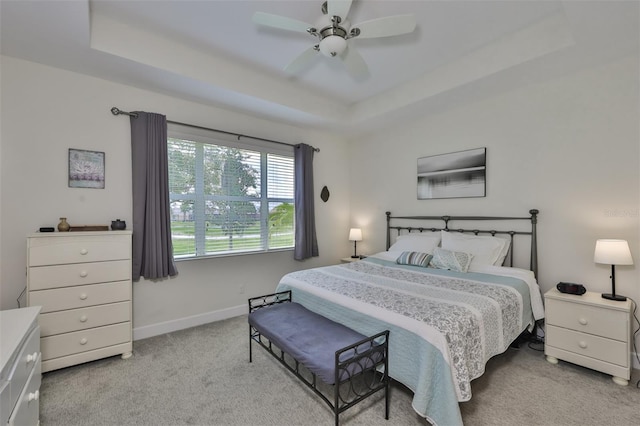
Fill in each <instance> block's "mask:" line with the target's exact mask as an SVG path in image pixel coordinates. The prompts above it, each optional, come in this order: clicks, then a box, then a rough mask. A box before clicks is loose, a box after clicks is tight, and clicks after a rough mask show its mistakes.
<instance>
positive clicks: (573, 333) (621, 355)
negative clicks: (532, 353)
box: [544, 289, 632, 386]
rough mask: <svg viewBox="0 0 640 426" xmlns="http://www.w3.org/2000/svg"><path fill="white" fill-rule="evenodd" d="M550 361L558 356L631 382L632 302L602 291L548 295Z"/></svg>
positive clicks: (617, 380)
mask: <svg viewBox="0 0 640 426" xmlns="http://www.w3.org/2000/svg"><path fill="white" fill-rule="evenodd" d="M544 297H545V311H546V319H545V323H546V334H545V346H544V353H545V355H546V356H547V361H549V362H551V363H553V364H556V363H557V362H558V359H562V360H565V361H569V362H572V363H574V364H578V365H582V366H583V367H588V368H591V369H594V370H598V371H601V372H603V373H607V374H611V375H612V376H613V381H614V382H615V383H617V384H619V385H623V386H624V385H627V384H628V383H629V378H630V377H631V309H632V302H631V301H630V300H628V299H627V300H626V301H625V302H618V301H612V300H607V299H603V298H602V295H601V294H600V293H594V292H589V291H588V292H586V293H585V294H583V295H582V296H577V295H573V294H564V293H560V292H559V291H558V290H556V289H552V290H549V291H548V292H547V293H546V294H545V295H544Z"/></svg>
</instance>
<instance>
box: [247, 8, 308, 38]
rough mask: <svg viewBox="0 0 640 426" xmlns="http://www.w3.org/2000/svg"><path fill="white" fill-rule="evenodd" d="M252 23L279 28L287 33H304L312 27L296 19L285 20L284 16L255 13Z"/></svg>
mask: <svg viewBox="0 0 640 426" xmlns="http://www.w3.org/2000/svg"><path fill="white" fill-rule="evenodd" d="M253 22H255V23H256V24H260V25H264V26H267V27H273V28H280V29H282V30H288V31H298V32H302V33H305V32H307V29H308V28H311V27H313V25H311V24H307V23H306V22H302V21H298V20H297V19H292V18H287V17H286V16H280V15H272V14H270V13H264V12H256V13H254V14H253Z"/></svg>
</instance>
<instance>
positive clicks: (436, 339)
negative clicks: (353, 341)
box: [277, 258, 533, 426]
mask: <svg viewBox="0 0 640 426" xmlns="http://www.w3.org/2000/svg"><path fill="white" fill-rule="evenodd" d="M285 290H292V292H293V300H294V301H295V302H298V303H300V304H302V305H303V306H305V307H306V308H307V309H310V310H312V311H314V312H317V313H318V314H320V315H322V316H325V317H327V318H329V319H331V320H333V321H337V322H339V323H342V324H344V325H346V326H347V327H350V328H352V329H353V330H356V331H357V332H359V333H362V334H364V335H372V334H375V333H378V332H380V331H382V330H385V329H388V330H390V335H389V375H390V376H391V377H393V378H394V379H395V380H397V381H399V382H401V383H403V384H404V385H405V386H407V387H409V388H410V389H411V390H412V391H413V393H414V398H413V402H412V405H413V408H414V410H415V411H416V412H417V413H418V414H420V415H422V416H423V417H425V418H427V419H428V420H429V421H431V422H432V423H435V424H436V425H440V426H445V425H446V426H448V425H461V424H462V417H461V415H460V408H459V406H458V402H459V401H468V400H469V399H470V398H471V380H473V379H475V378H477V377H479V376H481V375H482V374H483V373H484V369H485V365H486V362H487V361H488V360H489V359H490V358H491V357H492V356H494V355H497V354H500V353H502V352H504V351H505V350H506V349H507V348H508V347H509V345H510V344H511V342H512V341H513V340H515V339H516V337H518V335H519V334H520V333H521V332H522V331H523V330H524V329H526V328H527V326H528V325H529V324H532V323H533V315H532V310H531V303H530V300H529V286H528V284H526V283H525V282H524V281H521V280H518V279H515V278H511V277H505V276H499V275H489V274H480V273H466V274H463V273H456V272H452V271H446V270H440V269H432V268H421V267H415V266H405V265H397V264H395V263H393V262H389V261H384V260H380V259H373V258H368V259H366V260H364V261H359V262H353V263H350V264H344V265H336V266H328V267H323V268H314V269H308V270H303V271H297V272H293V273H290V274H287V275H285V276H284V277H283V278H282V280H281V281H280V284H278V287H277V291H285Z"/></svg>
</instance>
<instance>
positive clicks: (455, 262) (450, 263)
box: [429, 248, 473, 272]
mask: <svg viewBox="0 0 640 426" xmlns="http://www.w3.org/2000/svg"><path fill="white" fill-rule="evenodd" d="M471 259H473V255H472V254H470V253H463V252H459V251H451V250H445V249H441V248H436V249H435V250H434V251H433V258H432V259H431V263H429V266H430V267H432V268H438V269H449V270H451V271H456V272H467V271H468V270H469V266H470V265H471Z"/></svg>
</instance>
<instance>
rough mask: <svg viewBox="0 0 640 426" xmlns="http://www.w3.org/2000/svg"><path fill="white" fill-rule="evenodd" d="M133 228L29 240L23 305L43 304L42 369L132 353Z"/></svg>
mask: <svg viewBox="0 0 640 426" xmlns="http://www.w3.org/2000/svg"><path fill="white" fill-rule="evenodd" d="M131 297H132V292H131V231H95V232H60V233H58V232H56V233H38V234H32V235H30V236H29V237H28V238H27V303H28V305H29V306H42V311H41V313H40V318H39V323H40V328H41V340H40V344H41V348H42V371H43V372H46V371H50V370H55V369H58V368H63V367H68V366H71V365H75V364H80V363H83V362H87V361H93V360H96V359H99V358H105V357H109V356H113V355H119V354H122V357H123V358H128V357H129V356H131V351H132V348H133V345H132V339H131V337H132V329H131V323H132V321H131V319H132V311H131V309H132V300H131Z"/></svg>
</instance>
